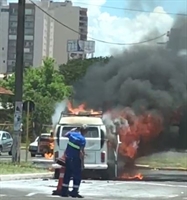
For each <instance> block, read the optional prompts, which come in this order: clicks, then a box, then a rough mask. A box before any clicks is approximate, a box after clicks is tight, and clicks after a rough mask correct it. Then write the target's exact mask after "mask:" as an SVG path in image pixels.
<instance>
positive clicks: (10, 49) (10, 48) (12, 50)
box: [8, 47, 16, 53]
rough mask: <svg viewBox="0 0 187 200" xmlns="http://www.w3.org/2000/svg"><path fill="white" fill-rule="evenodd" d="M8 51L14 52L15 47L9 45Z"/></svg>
mask: <svg viewBox="0 0 187 200" xmlns="http://www.w3.org/2000/svg"><path fill="white" fill-rule="evenodd" d="M8 51H9V52H10V53H16V47H9V49H8Z"/></svg>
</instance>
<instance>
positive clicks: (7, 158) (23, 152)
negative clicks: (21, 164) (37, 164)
mask: <svg viewBox="0 0 187 200" xmlns="http://www.w3.org/2000/svg"><path fill="white" fill-rule="evenodd" d="M25 158H26V150H23V149H22V150H21V161H25ZM11 159H12V156H9V155H8V153H2V155H0V162H1V161H11ZM37 159H38V160H39V159H42V160H45V158H43V157H41V156H36V157H34V158H31V156H30V152H28V161H30V162H31V161H33V160H37Z"/></svg>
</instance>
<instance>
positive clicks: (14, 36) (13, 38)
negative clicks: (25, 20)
mask: <svg viewBox="0 0 187 200" xmlns="http://www.w3.org/2000/svg"><path fill="white" fill-rule="evenodd" d="M8 38H9V40H16V39H17V35H9V36H8Z"/></svg>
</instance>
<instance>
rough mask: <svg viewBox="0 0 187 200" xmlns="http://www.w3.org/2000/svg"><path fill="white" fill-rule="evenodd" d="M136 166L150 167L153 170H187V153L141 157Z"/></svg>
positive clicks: (164, 153)
mask: <svg viewBox="0 0 187 200" xmlns="http://www.w3.org/2000/svg"><path fill="white" fill-rule="evenodd" d="M136 164H141V165H149V166H150V167H153V168H159V167H167V168H185V169H187V153H179V152H163V153H156V154H153V155H150V156H146V157H141V158H139V159H137V160H136Z"/></svg>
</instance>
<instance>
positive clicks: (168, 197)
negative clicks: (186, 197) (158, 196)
mask: <svg viewBox="0 0 187 200" xmlns="http://www.w3.org/2000/svg"><path fill="white" fill-rule="evenodd" d="M175 197H179V195H169V196H167V197H165V199H171V198H175Z"/></svg>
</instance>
